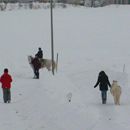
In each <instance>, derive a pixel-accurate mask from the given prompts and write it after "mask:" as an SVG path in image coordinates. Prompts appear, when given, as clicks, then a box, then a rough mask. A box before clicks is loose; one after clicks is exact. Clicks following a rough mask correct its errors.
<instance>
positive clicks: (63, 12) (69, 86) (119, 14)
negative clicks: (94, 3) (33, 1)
mask: <svg viewBox="0 0 130 130" xmlns="http://www.w3.org/2000/svg"><path fill="white" fill-rule="evenodd" d="M129 12H130V6H129V5H123V6H115V5H111V6H107V7H102V8H86V7H85V8H84V7H67V8H55V9H54V11H53V13H54V16H53V17H54V20H53V21H54V48H55V50H54V52H55V57H56V54H57V53H58V54H59V62H58V72H57V73H55V75H54V76H53V75H52V73H51V72H48V71H47V70H46V69H41V70H40V79H39V80H37V79H33V71H32V69H31V67H30V65H29V64H28V60H27V56H28V55H35V53H36V52H37V49H38V47H42V49H43V53H44V57H45V58H51V40H50V10H49V9H39V10H24V9H21V10H12V11H4V12H0V41H1V42H0V48H1V51H0V61H1V62H0V73H1V74H2V73H3V69H4V68H5V67H7V68H9V73H10V74H11V75H12V77H13V83H12V89H11V94H12V102H11V103H10V104H4V103H3V97H2V96H3V95H2V90H0V113H1V114H0V129H1V130H52V129H53V130H104V129H105V130H110V129H111V130H123V129H124V130H130V125H129V122H130V118H129V115H130V98H129V92H130V87H129V84H130V77H129V75H130V67H129V64H130V60H129V59H130V49H129V48H130V44H129V34H130V27H129V21H130V17H129ZM101 70H104V71H105V72H106V73H107V75H108V77H109V79H110V82H111V83H112V80H118V82H119V84H120V85H121V87H122V95H121V105H120V106H116V105H114V101H113V97H112V95H111V94H110V91H108V93H107V94H108V95H107V96H108V100H107V104H105V105H103V104H101V96H100V91H99V88H93V86H94V85H95V83H96V81H97V76H98V73H99V72H100V71H101ZM69 98H71V102H69V101H68V99H69Z"/></svg>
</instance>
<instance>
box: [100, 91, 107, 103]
mask: <svg viewBox="0 0 130 130" xmlns="http://www.w3.org/2000/svg"><path fill="white" fill-rule="evenodd" d="M101 97H102V104H106V101H107V91H106V90H104V91H101Z"/></svg>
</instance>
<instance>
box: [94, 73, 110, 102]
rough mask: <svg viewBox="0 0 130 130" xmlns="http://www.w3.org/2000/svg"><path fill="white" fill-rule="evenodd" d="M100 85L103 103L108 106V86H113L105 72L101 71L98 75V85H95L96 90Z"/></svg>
mask: <svg viewBox="0 0 130 130" xmlns="http://www.w3.org/2000/svg"><path fill="white" fill-rule="evenodd" d="M98 85H99V89H100V91H101V97H102V103H103V104H106V101H107V90H108V86H109V87H111V84H110V82H109V79H108V76H107V75H106V73H105V72H104V71H101V72H100V73H99V75H98V80H97V83H96V84H95V86H94V88H96V87H97V86H98Z"/></svg>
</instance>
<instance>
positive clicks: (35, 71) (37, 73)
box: [34, 68, 39, 79]
mask: <svg viewBox="0 0 130 130" xmlns="http://www.w3.org/2000/svg"><path fill="white" fill-rule="evenodd" d="M34 78H37V79H39V69H36V68H34Z"/></svg>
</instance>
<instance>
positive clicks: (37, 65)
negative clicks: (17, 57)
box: [31, 54, 41, 79]
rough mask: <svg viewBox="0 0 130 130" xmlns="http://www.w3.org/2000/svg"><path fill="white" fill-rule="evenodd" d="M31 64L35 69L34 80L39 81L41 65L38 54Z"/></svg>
mask: <svg viewBox="0 0 130 130" xmlns="http://www.w3.org/2000/svg"><path fill="white" fill-rule="evenodd" d="M31 63H32V65H33V69H34V78H36V79H39V69H40V68H41V63H40V60H39V58H38V56H37V54H36V55H35V58H34V59H33V60H32V62H31Z"/></svg>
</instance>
